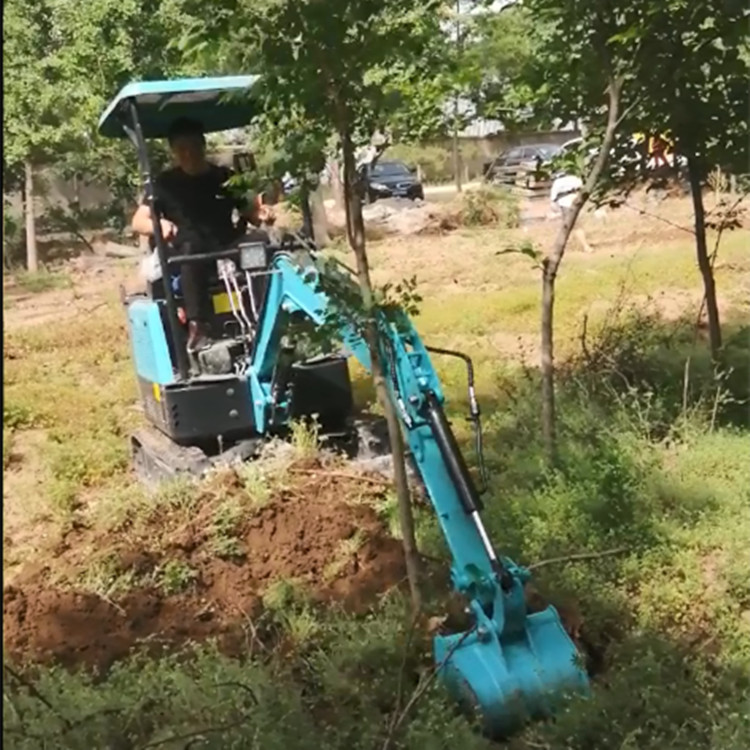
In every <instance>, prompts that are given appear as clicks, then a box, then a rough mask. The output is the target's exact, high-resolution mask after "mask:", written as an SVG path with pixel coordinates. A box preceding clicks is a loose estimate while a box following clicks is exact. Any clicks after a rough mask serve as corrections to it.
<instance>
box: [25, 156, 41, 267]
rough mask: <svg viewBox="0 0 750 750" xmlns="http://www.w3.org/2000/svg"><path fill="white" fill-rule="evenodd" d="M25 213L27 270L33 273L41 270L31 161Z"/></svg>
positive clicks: (27, 173)
mask: <svg viewBox="0 0 750 750" xmlns="http://www.w3.org/2000/svg"><path fill="white" fill-rule="evenodd" d="M24 172H25V182H24V213H25V216H26V268H27V269H28V270H29V271H31V273H36V272H37V271H38V270H39V256H38V254H37V248H36V220H35V218H34V167H33V165H32V163H31V162H30V161H26V163H25V164H24Z"/></svg>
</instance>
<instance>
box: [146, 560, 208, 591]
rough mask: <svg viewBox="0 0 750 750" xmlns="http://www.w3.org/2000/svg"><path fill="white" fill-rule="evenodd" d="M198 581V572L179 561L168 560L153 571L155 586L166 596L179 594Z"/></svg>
mask: <svg viewBox="0 0 750 750" xmlns="http://www.w3.org/2000/svg"><path fill="white" fill-rule="evenodd" d="M197 579H198V571H197V570H195V569H194V568H191V567H190V565H188V564H187V563H185V562H182V561H181V560H169V561H168V562H166V563H164V564H163V565H161V566H159V568H158V569H157V570H156V571H155V581H156V584H157V586H158V587H159V588H160V589H161V590H162V591H163V592H164V593H165V594H166V595H167V596H170V595H172V594H179V593H180V592H181V591H184V590H185V589H187V588H188V587H189V586H190V585H191V584H193V583H195V581H196V580H197Z"/></svg>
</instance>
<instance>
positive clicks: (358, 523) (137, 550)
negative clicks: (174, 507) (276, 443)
mask: <svg viewBox="0 0 750 750" xmlns="http://www.w3.org/2000/svg"><path fill="white" fill-rule="evenodd" d="M302 475H303V476H304V481H303V482H302V484H303V486H302V487H295V488H294V489H285V490H283V491H281V492H280V493H279V494H278V496H276V497H275V498H274V499H273V500H272V501H271V502H270V504H268V505H266V506H265V507H263V508H262V509H260V510H259V511H255V512H253V513H249V514H247V516H248V517H247V518H243V519H242V521H241V522H240V523H239V524H238V526H237V527H236V528H235V529H234V533H235V535H236V536H235V538H236V546H237V548H236V550H234V553H233V555H232V557H230V558H229V559H222V558H220V557H218V556H217V553H216V550H215V547H213V546H212V544H215V536H212V534H215V527H212V526H211V519H212V517H213V516H212V513H214V514H215V512H216V502H217V498H218V499H220V500H221V501H225V500H226V498H227V497H236V498H241V497H242V493H243V492H244V490H242V488H241V484H240V483H239V481H238V480H237V478H236V477H234V478H233V479H232V480H230V481H227V480H226V478H224V479H223V480H222V482H223V486H222V487H221V488H220V491H219V492H217V490H216V488H215V487H214V488H213V489H212V490H211V491H208V492H206V495H205V497H204V498H202V500H201V502H200V503H198V504H197V505H196V506H195V507H193V508H191V510H190V512H189V513H188V514H184V513H183V514H182V515H179V514H178V515H175V514H174V513H172V512H171V511H170V512H169V513H167V512H165V511H161V510H160V511H157V512H155V513H152V514H150V516H149V517H148V520H147V521H146V522H142V523H140V524H139V523H134V522H132V521H128V522H126V523H124V524H123V525H122V526H121V527H120V528H119V529H118V530H117V531H109V532H107V533H106V534H104V535H102V534H101V533H100V532H99V533H95V532H93V531H92V530H91V529H82V530H75V531H72V532H70V533H69V534H68V535H67V536H66V538H65V539H64V540H63V541H62V543H61V544H59V545H58V547H57V550H56V553H57V554H56V555H55V556H54V557H50V558H49V561H48V562H45V563H44V564H41V565H40V564H37V565H36V566H35V567H31V566H29V567H28V568H27V569H26V570H25V571H22V572H21V573H20V574H19V576H18V577H17V579H16V580H15V581H14V585H11V586H8V587H6V588H5V589H4V592H3V626H4V627H3V630H4V633H3V640H4V646H5V652H6V656H9V657H10V658H11V659H12V660H14V661H16V662H23V663H29V662H33V663H60V664H62V665H64V666H66V667H69V668H72V667H78V666H86V667H89V668H95V669H97V670H98V671H105V670H107V669H108V668H109V667H110V666H111V665H112V664H113V662H115V661H116V660H118V659H121V658H123V657H124V656H126V655H127V654H128V653H129V652H130V651H131V650H132V649H133V648H134V647H146V648H153V649H159V648H176V647H179V646H181V645H184V644H187V643H188V642H200V641H202V640H205V639H208V638H215V639H216V640H217V641H218V643H219V645H220V647H221V648H222V650H223V651H224V652H225V653H229V654H232V655H241V654H242V653H246V652H247V650H248V649H249V648H251V642H252V641H253V639H254V638H255V636H256V635H257V628H256V624H257V623H258V621H259V620H260V621H263V620H264V618H263V617H261V615H262V612H263V605H262V600H261V595H262V593H263V592H264V591H265V590H267V588H268V585H269V584H270V583H272V582H274V581H277V580H280V579H284V580H291V579H296V580H297V581H301V582H302V583H304V584H305V588H306V591H308V594H309V596H311V598H312V599H313V601H317V602H320V603H323V602H335V603H340V604H341V605H342V606H343V607H344V608H346V609H348V610H350V611H356V612H361V611H363V610H366V609H367V608H368V607H370V606H371V605H372V604H373V602H374V601H375V599H376V597H377V595H378V594H380V593H383V592H385V591H386V590H388V589H391V588H393V587H394V586H398V585H399V584H400V583H402V582H403V579H404V575H405V574H404V563H403V554H402V549H401V544H400V542H398V541H397V540H395V539H393V538H392V537H390V536H389V535H388V533H387V531H386V530H385V528H384V527H383V525H382V523H381V522H380V520H379V518H378V516H377V514H376V513H375V511H374V510H373V508H372V507H371V505H368V504H367V503H363V502H361V500H362V495H363V492H364V493H365V495H366V494H367V493H368V492H369V494H370V495H372V494H377V492H379V491H380V490H379V489H378V487H377V483H373V485H372V487H373V489H371V490H370V489H368V488H369V487H370V485H369V484H368V483H367V481H366V480H362V479H358V478H355V477H351V478H350V477H345V478H344V479H342V478H340V476H332V475H331V473H330V472H327V470H326V468H325V467H323V466H318V467H316V468H313V469H309V468H308V469H306V470H303V471H302ZM347 497H349V498H351V497H358V498H359V500H360V502H358V503H356V504H349V503H347V502H346V498H347ZM212 529H213V531H212ZM105 553H106V555H107V559H108V560H109V561H110V564H112V563H111V561H114V563H113V564H114V569H115V570H116V572H117V575H123V576H129V577H130V578H129V580H130V581H131V582H134V583H131V585H129V586H128V588H127V591H126V592H125V593H123V594H121V595H118V596H115V595H113V594H110V595H107V594H106V592H105V593H102V592H101V591H99V590H97V591H96V593H93V592H92V591H91V590H90V589H91V586H89V587H88V589H89V591H86V590H82V589H83V588H84V587H83V586H82V585H81V583H80V582H81V580H84V579H83V578H82V576H85V573H86V570H87V569H88V570H90V569H91V566H92V565H96V564H97V561H101V560H102V559H104V555H105ZM169 563H171V564H172V565H180V566H182V568H183V569H186V570H187V569H190V570H192V571H193V574H192V576H193V577H192V580H191V581H190V582H189V583H188V585H187V586H186V588H184V590H181V591H180V592H179V593H174V594H169V593H167V590H165V587H164V586H163V585H159V584H158V578H155V576H154V572H155V571H156V572H158V571H159V570H164V567H163V566H164V565H165V564H169ZM160 566H161V567H160ZM61 579H62V581H61Z"/></svg>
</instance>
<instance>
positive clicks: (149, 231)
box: [130, 180, 177, 240]
mask: <svg viewBox="0 0 750 750" xmlns="http://www.w3.org/2000/svg"><path fill="white" fill-rule="evenodd" d="M158 189H159V183H158V180H157V183H156V190H157V196H158ZM157 200H158V197H157ZM160 224H161V234H162V237H163V238H164V239H165V240H169V239H171V238H172V237H174V235H175V234H176V233H177V227H176V226H175V225H174V224H173V223H172V222H171V221H168V220H167V219H162V220H161V222H160ZM130 226H131V227H132V228H133V231H134V232H136V234H143V235H146V236H147V237H151V236H153V234H154V223H153V222H152V221H151V208H150V207H149V205H148V203H146V202H145V200H144V201H143V202H142V203H141V205H140V206H138V208H137V209H136V210H135V213H134V214H133V219H132V221H131V222H130Z"/></svg>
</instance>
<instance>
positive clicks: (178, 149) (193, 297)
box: [132, 118, 272, 352]
mask: <svg viewBox="0 0 750 750" xmlns="http://www.w3.org/2000/svg"><path fill="white" fill-rule="evenodd" d="M167 140H168V142H169V147H170V151H171V153H172V158H173V160H174V162H175V166H174V167H172V168H171V169H167V170H165V171H164V172H162V173H161V174H160V175H159V176H158V177H157V178H156V180H155V182H154V198H155V201H156V208H157V212H158V213H159V215H160V216H161V217H162V218H161V233H162V236H163V238H164V240H165V242H167V243H168V244H169V245H170V246H171V247H172V248H173V249H174V251H175V252H176V253H177V254H179V255H193V254H199V253H207V252H214V251H218V250H222V249H225V248H226V247H227V245H229V244H231V243H232V242H233V241H234V240H235V239H237V238H238V237H239V236H241V235H242V234H243V233H244V232H245V230H246V227H247V222H250V223H251V224H252V225H254V226H256V227H259V226H260V224H261V222H264V221H266V222H268V221H271V220H272V214H271V212H270V210H269V207H268V206H264V205H262V204H261V203H260V202H259V201H255V202H250V201H248V200H246V199H245V198H243V197H238V196H237V195H233V194H232V192H231V191H230V189H229V188H228V186H227V181H228V180H229V179H230V178H231V177H232V176H233V175H234V172H233V170H231V169H229V168H228V167H220V166H217V165H216V164H212V163H211V162H209V161H208V160H207V159H206V139H205V135H204V132H203V127H202V125H201V124H200V123H199V122H197V121H195V120H190V119H187V118H180V119H178V120H175V122H173V123H172V125H171V127H170V129H169V133H168V135H167ZM235 211H237V213H238V214H239V217H240V222H239V223H238V224H235V223H234V221H233V216H234V212H235ZM132 227H133V231H135V232H137V233H139V234H142V235H146V236H148V237H150V238H153V234H154V227H153V224H152V221H151V213H150V210H149V207H148V205H147V204H146V203H145V201H144V203H142V204H141V205H140V206H139V207H138V209H137V210H136V212H135V214H134V215H133V221H132ZM214 265H215V264H214V263H213V262H205V263H184V264H182V266H181V268H180V285H181V291H182V297H183V299H184V301H185V315H186V318H187V324H188V342H187V348H188V351H189V352H195V351H197V350H198V349H201V348H202V347H204V346H205V345H206V344H207V343H208V342H209V341H210V334H209V323H208V321H209V320H210V318H211V310H210V307H209V302H210V299H209V292H208V278H209V276H210V274H211V273H212V271H213V266H214ZM163 276H164V277H165V276H166V273H165V274H163ZM164 283H169V280H168V279H166V278H165V279H164Z"/></svg>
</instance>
